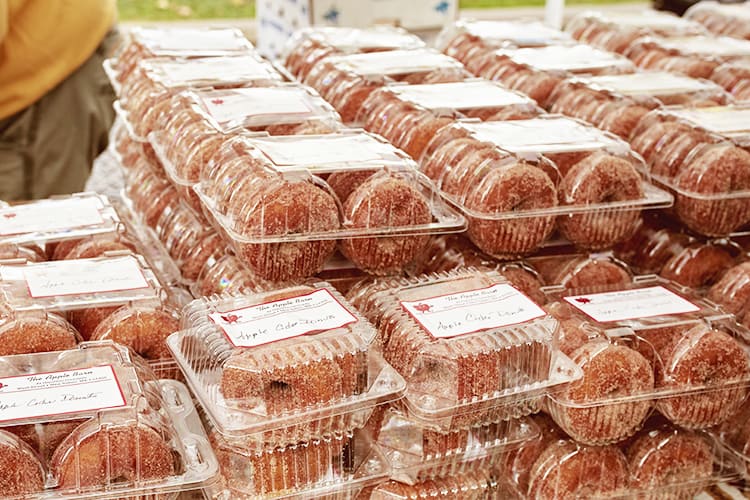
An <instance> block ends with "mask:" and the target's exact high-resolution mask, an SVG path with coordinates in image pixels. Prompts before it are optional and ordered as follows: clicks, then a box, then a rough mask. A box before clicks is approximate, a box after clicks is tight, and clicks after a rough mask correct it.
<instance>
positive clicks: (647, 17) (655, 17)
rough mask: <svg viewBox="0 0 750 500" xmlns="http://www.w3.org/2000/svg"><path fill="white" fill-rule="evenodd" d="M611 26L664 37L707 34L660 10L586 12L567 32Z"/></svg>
mask: <svg viewBox="0 0 750 500" xmlns="http://www.w3.org/2000/svg"><path fill="white" fill-rule="evenodd" d="M592 22H598V23H602V24H605V23H606V24H609V25H611V26H613V27H615V28H616V29H630V30H632V29H644V28H645V29H647V30H649V31H650V32H652V33H656V34H659V35H662V36H670V37H671V36H680V35H698V34H703V33H705V29H704V28H703V26H701V25H700V24H699V23H696V22H695V21H690V20H688V19H685V18H682V17H678V16H675V15H674V14H671V13H668V12H662V11H658V10H653V9H650V10H642V11H639V12H615V11H612V12H606V13H605V12H597V11H586V12H583V13H581V14H578V15H577V16H575V17H574V18H573V19H572V20H571V21H570V22H569V23H568V24H567V25H566V26H565V31H567V32H572V33H575V32H576V31H578V30H580V29H581V27H582V26H584V25H586V24H587V23H589V24H590V23H592Z"/></svg>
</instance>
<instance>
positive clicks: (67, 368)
mask: <svg viewBox="0 0 750 500" xmlns="http://www.w3.org/2000/svg"><path fill="white" fill-rule="evenodd" d="M131 356H132V355H131V354H130V352H129V351H128V350H127V349H125V348H123V347H121V346H118V345H116V344H113V343H110V342H89V343H84V344H81V345H80V346H78V347H77V348H76V349H73V350H69V351H64V352H52V353H42V354H32V355H18V356H8V357H5V358H3V363H2V371H1V374H2V379H0V381H1V383H2V389H3V394H4V395H3V399H4V401H5V402H6V403H7V404H5V405H3V407H2V409H0V425H1V426H2V427H0V436H1V438H0V441H1V442H2V448H3V456H4V457H6V460H8V462H7V463H6V465H5V467H6V472H7V473H8V474H7V476H8V477H7V478H6V480H5V481H4V482H3V490H2V495H3V498H8V499H14V500H16V499H20V498H24V499H30V498H33V499H40V500H41V499H44V498H112V499H115V498H123V497H131V496H133V497H141V496H151V495H156V496H161V495H176V494H177V493H178V492H180V491H185V490H191V489H196V488H201V487H204V486H208V485H211V484H213V480H215V478H216V477H217V474H218V463H217V460H216V457H215V456H214V453H213V451H212V450H211V446H210V444H209V441H208V437H207V436H206V433H205V431H204V430H203V427H202V425H201V423H200V419H199V418H198V416H197V413H196V411H195V407H194V406H193V403H192V399H191V397H190V393H189V392H188V390H187V388H186V387H185V386H183V385H182V384H180V383H178V382H174V381H168V380H162V381H157V380H156V379H155V378H154V377H153V373H152V372H151V371H150V370H149V369H148V368H147V367H145V365H143V362H142V361H141V360H139V359H138V358H133V357H131Z"/></svg>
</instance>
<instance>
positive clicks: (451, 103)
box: [387, 80, 535, 110]
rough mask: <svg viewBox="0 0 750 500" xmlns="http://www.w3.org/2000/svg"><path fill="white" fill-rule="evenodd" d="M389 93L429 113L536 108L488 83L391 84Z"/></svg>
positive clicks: (517, 94) (510, 91) (511, 92)
mask: <svg viewBox="0 0 750 500" xmlns="http://www.w3.org/2000/svg"><path fill="white" fill-rule="evenodd" d="M387 92H390V93H392V94H393V95H395V96H396V97H397V98H398V99H399V100H401V101H406V102H410V103H413V104H416V105H417V106H421V107H423V108H426V109H430V110H447V109H455V110H468V109H474V108H494V107H505V106H513V105H529V106H534V105H535V102H534V101H532V100H531V99H529V98H528V97H526V96H524V95H522V94H519V93H517V92H513V91H512V90H508V89H506V88H504V87H503V86H502V85H499V84H497V83H495V82H490V81H487V80H477V81H465V82H453V83H435V84H430V85H392V86H390V87H387Z"/></svg>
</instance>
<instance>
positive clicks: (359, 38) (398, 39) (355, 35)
mask: <svg viewBox="0 0 750 500" xmlns="http://www.w3.org/2000/svg"><path fill="white" fill-rule="evenodd" d="M424 46H425V43H424V42H423V41H422V39H420V38H419V37H418V36H416V35H413V34H411V33H409V32H408V31H405V30H403V29H401V28H395V27H392V26H374V27H371V28H366V29H360V28H345V27H332V26H317V27H310V28H305V29H302V30H299V31H296V32H295V33H294V34H293V35H292V36H291V38H290V39H289V41H288V42H287V44H286V46H285V47H284V51H283V52H284V53H283V55H282V59H283V61H284V66H285V67H286V69H287V70H288V71H289V72H290V73H291V74H292V75H293V76H294V77H295V78H297V79H298V80H304V79H305V78H306V77H307V75H308V74H309V73H310V71H312V69H313V68H314V67H315V65H316V64H318V63H319V62H320V61H321V60H323V59H324V58H326V57H329V56H332V55H342V54H357V53H367V52H385V51H390V50H408V49H419V48H422V47H424Z"/></svg>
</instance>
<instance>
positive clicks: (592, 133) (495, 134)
mask: <svg viewBox="0 0 750 500" xmlns="http://www.w3.org/2000/svg"><path fill="white" fill-rule="evenodd" d="M458 126H459V127H461V128H463V129H465V130H467V131H468V132H470V133H471V134H472V135H473V136H474V137H476V138H477V139H478V140H480V141H486V142H490V143H493V144H497V145H498V146H499V147H501V148H502V149H505V150H507V151H510V152H512V153H516V154H519V155H527V154H533V153H542V154H552V153H569V152H575V151H592V150H599V149H604V150H608V151H613V152H617V153H619V154H629V153H630V147H629V146H628V144H627V143H625V142H624V141H622V140H621V139H618V138H617V137H615V136H613V135H612V134H609V133H607V132H603V131H601V130H599V129H597V128H594V127H592V126H591V125H588V124H586V123H584V122H582V121H579V120H575V119H572V118H566V117H562V116H554V117H552V116H545V117H540V118H532V119H530V120H513V121H508V122H482V123H471V122H459V124H458Z"/></svg>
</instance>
